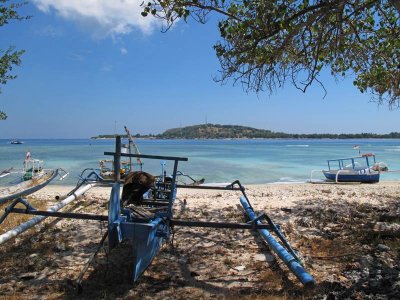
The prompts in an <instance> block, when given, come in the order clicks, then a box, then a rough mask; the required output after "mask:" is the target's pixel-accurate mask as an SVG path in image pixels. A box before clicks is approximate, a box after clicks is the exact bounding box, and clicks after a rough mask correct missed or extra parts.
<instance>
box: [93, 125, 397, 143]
mask: <svg viewBox="0 0 400 300" xmlns="http://www.w3.org/2000/svg"><path fill="white" fill-rule="evenodd" d="M114 137H115V135H104V134H103V135H98V136H96V137H93V138H94V139H98V138H114ZM122 137H125V138H126V135H122ZM135 137H136V138H156V139H256V138H263V139H268V138H287V139H289V138H290V139H323V138H328V139H363V138H397V139H398V138H400V132H391V133H389V134H376V133H341V134H330V133H312V134H296V133H284V132H274V131H271V130H265V129H257V128H252V127H247V126H240V125H220V124H201V125H193V126H186V127H180V128H172V129H168V130H166V131H164V132H163V133H161V134H158V135H153V134H149V135H140V134H136V135H135Z"/></svg>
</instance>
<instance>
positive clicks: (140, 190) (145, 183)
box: [121, 171, 155, 206]
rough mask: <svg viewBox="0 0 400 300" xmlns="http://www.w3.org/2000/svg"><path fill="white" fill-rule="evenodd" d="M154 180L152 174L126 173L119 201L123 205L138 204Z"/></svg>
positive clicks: (140, 172)
mask: <svg viewBox="0 0 400 300" xmlns="http://www.w3.org/2000/svg"><path fill="white" fill-rule="evenodd" d="M154 181H155V178H154V176H153V175H151V174H149V173H146V172H142V171H135V172H130V173H128V175H126V177H125V183H124V187H123V190H122V197H121V201H122V203H123V205H124V206H126V205H128V204H140V203H141V202H142V201H143V194H144V193H145V192H147V191H148V190H149V188H151V187H152V186H153V185H154Z"/></svg>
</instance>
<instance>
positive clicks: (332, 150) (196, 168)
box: [0, 139, 400, 185]
mask: <svg viewBox="0 0 400 300" xmlns="http://www.w3.org/2000/svg"><path fill="white" fill-rule="evenodd" d="M9 142H10V141H9V140H0V171H1V170H3V169H7V168H10V167H15V168H22V163H23V161H24V159H25V155H26V152H27V151H28V150H29V151H30V152H31V157H32V158H37V159H41V160H44V161H45V167H46V168H53V167H62V168H64V169H66V170H67V171H69V172H70V175H69V176H68V177H67V178H66V179H65V180H64V181H56V182H55V184H63V185H73V184H75V183H76V181H77V180H78V178H79V177H78V176H79V174H80V173H81V171H82V170H83V169H85V168H98V165H99V160H101V159H104V158H106V157H105V156H104V152H105V151H113V150H114V140H89V139H76V140H71V139H68V140H63V139H46V140H39V139H35V140H24V144H22V145H11V144H9ZM137 144H138V147H139V149H140V152H141V153H142V154H154V155H169V156H182V157H188V158H189V161H188V162H180V164H179V170H181V171H182V172H184V173H187V174H190V175H191V176H192V177H194V178H196V179H200V178H205V179H206V182H231V181H233V180H236V179H240V181H241V182H243V183H247V184H249V183H271V182H304V181H306V180H308V179H309V177H310V172H311V170H313V169H318V170H321V169H323V168H326V160H327V159H335V158H343V157H351V156H355V155H357V154H358V150H354V149H353V147H354V145H359V146H360V151H361V152H362V153H367V152H373V153H375V154H376V155H377V161H383V162H385V163H387V164H388V166H389V169H390V170H400V159H399V158H400V140H398V139H391V140H388V139H385V140H381V139H379V140H378V139H366V140H329V139H319V140H291V139H279V140H264V139H259V140H147V139H139V140H137ZM143 162H144V170H146V171H148V172H150V173H152V174H159V173H160V170H161V166H160V162H159V161H153V160H143ZM167 171H168V172H171V171H172V165H171V163H167ZM15 176H16V175H14V176H7V177H5V178H0V185H8V184H9V183H10V182H11V181H13V180H16V177H15ZM316 177H317V176H316ZM320 178H322V177H321V176H320ZM381 180H400V172H396V173H387V174H383V175H382V176H381Z"/></svg>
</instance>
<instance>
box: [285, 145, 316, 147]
mask: <svg viewBox="0 0 400 300" xmlns="http://www.w3.org/2000/svg"><path fill="white" fill-rule="evenodd" d="M286 147H310V145H286Z"/></svg>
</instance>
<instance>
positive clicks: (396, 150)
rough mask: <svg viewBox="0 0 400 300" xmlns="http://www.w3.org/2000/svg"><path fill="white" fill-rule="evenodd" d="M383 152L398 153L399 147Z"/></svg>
mask: <svg viewBox="0 0 400 300" xmlns="http://www.w3.org/2000/svg"><path fill="white" fill-rule="evenodd" d="M384 150H385V151H388V152H400V147H397V146H396V148H389V149H384Z"/></svg>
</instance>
